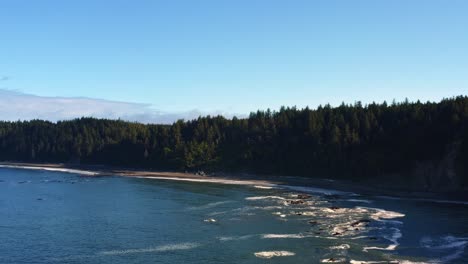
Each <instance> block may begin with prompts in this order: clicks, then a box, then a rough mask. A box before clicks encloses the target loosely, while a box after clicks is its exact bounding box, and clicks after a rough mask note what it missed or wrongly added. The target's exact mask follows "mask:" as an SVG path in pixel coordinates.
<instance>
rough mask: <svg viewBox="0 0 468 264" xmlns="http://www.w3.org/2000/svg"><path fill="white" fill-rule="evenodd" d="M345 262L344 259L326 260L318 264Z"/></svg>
mask: <svg viewBox="0 0 468 264" xmlns="http://www.w3.org/2000/svg"><path fill="white" fill-rule="evenodd" d="M345 261H346V259H344V258H328V259H322V260H321V261H320V262H322V263H343V262H345Z"/></svg>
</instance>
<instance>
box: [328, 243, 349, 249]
mask: <svg viewBox="0 0 468 264" xmlns="http://www.w3.org/2000/svg"><path fill="white" fill-rule="evenodd" d="M329 248H330V249H350V248H351V247H350V246H349V245H348V244H341V245H338V246H332V247H329Z"/></svg>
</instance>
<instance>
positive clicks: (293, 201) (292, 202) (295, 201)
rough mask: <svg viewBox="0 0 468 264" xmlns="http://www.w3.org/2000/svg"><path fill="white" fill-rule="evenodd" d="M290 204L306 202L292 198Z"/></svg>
mask: <svg viewBox="0 0 468 264" xmlns="http://www.w3.org/2000/svg"><path fill="white" fill-rule="evenodd" d="M289 203H290V204H304V201H302V200H291V201H289Z"/></svg>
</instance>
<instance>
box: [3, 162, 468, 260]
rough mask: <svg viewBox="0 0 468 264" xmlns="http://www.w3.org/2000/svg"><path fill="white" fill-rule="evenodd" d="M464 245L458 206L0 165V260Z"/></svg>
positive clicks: (367, 252) (382, 254)
mask: <svg viewBox="0 0 468 264" xmlns="http://www.w3.org/2000/svg"><path fill="white" fill-rule="evenodd" d="M307 191H310V193H309V194H310V195H311V197H305V198H306V199H299V198H304V197H298V195H299V194H303V193H305V192H307ZM467 246H468V205H466V204H452V203H436V202H430V201H417V200H400V199H388V198H385V197H366V196H360V195H356V194H349V193H333V192H331V193H327V194H323V193H320V192H317V190H314V189H310V190H308V189H307V188H304V189H301V190H300V191H298V190H292V189H290V188H274V189H263V188H258V187H255V186H236V185H223V184H212V183H192V182H175V181H167V180H155V179H139V178H126V177H85V176H80V175H77V174H70V173H64V172H48V171H32V170H21V169H5V168H2V169H0V263H320V262H325V263H327V262H328V263H468V253H467V252H466V250H465V249H466V247H467Z"/></svg>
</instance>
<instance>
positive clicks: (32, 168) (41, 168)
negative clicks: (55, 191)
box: [0, 164, 99, 176]
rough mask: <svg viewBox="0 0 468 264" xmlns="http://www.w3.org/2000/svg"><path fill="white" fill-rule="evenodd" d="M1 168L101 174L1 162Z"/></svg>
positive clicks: (90, 173)
mask: <svg viewBox="0 0 468 264" xmlns="http://www.w3.org/2000/svg"><path fill="white" fill-rule="evenodd" d="M0 168H10V169H25V170H44V171H57V172H65V173H73V174H81V175H89V176H95V175H98V174H99V173H98V172H93V171H86V170H77V169H66V168H52V167H39V166H37V167H36V166H18V165H4V164H1V165H0Z"/></svg>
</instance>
